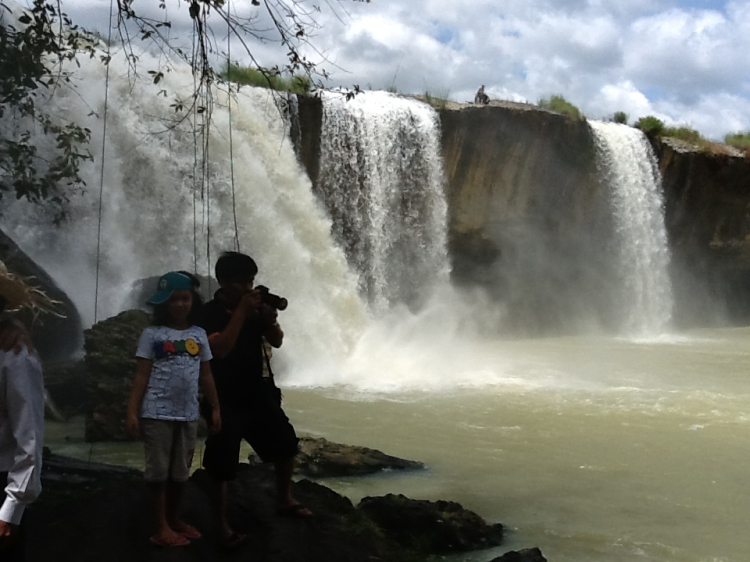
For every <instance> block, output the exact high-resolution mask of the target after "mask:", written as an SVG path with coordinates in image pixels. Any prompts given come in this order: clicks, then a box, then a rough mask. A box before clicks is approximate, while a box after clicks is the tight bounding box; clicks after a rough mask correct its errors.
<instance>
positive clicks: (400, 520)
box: [357, 494, 503, 553]
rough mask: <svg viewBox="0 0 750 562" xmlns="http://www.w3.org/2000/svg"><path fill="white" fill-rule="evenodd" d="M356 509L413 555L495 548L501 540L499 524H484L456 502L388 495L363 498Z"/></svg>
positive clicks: (501, 527) (501, 528)
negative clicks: (414, 553) (415, 553)
mask: <svg viewBox="0 0 750 562" xmlns="http://www.w3.org/2000/svg"><path fill="white" fill-rule="evenodd" d="M357 507H359V509H361V510H362V511H364V512H365V514H366V515H367V516H368V517H369V518H370V519H372V520H373V521H374V522H375V523H376V524H377V525H378V526H379V527H380V528H381V529H382V530H383V531H384V532H385V533H386V534H387V535H389V536H391V537H392V538H393V539H394V540H395V541H396V542H398V543H399V544H401V545H402V546H404V547H406V548H408V549H410V550H414V551H417V552H423V553H449V552H463V551H468V550H479V549H484V548H490V547H492V546H498V545H499V544H500V543H502V540H503V526H502V525H501V524H499V523H496V524H494V525H490V524H487V522H486V521H485V520H484V519H482V518H481V517H480V516H479V515H477V514H476V513H474V512H473V511H469V510H468V509H464V508H463V507H462V506H461V504H459V503H456V502H449V501H442V500H441V501H436V502H433V501H427V500H412V499H409V498H407V497H406V496H404V495H402V494H399V495H394V494H388V495H387V496H383V497H367V498H363V499H362V501H361V502H360V503H359V505H358V506H357Z"/></svg>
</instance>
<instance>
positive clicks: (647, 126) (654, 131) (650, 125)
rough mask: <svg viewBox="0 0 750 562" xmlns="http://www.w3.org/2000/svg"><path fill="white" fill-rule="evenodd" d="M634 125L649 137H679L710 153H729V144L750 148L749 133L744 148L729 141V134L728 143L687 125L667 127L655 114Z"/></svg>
mask: <svg viewBox="0 0 750 562" xmlns="http://www.w3.org/2000/svg"><path fill="white" fill-rule="evenodd" d="M633 126H634V127H635V128H636V129H640V130H641V131H643V132H644V133H645V134H646V135H648V136H649V137H652V138H672V139H677V140H680V141H682V142H684V143H687V144H689V145H692V146H694V147H695V148H697V149H698V150H700V151H702V152H708V153H709V154H729V153H730V151H729V150H728V149H727V145H729V146H733V147H735V148H739V149H740V150H748V149H750V135H748V136H747V139H746V140H747V142H748V145H747V146H746V147H744V148H743V147H742V146H738V145H737V144H732V143H731V142H729V138H730V135H727V137H726V140H727V142H726V144H721V143H718V142H714V141H710V140H708V139H707V138H705V137H704V136H703V135H701V134H700V132H699V131H696V130H695V129H693V128H692V127H689V126H687V125H678V126H676V127H667V126H666V125H665V124H664V122H663V121H662V120H661V119H659V118H658V117H654V116H653V115H647V116H645V117H641V118H640V119H638V121H637V122H636V123H635V125H633ZM738 135H739V136H742V133H738Z"/></svg>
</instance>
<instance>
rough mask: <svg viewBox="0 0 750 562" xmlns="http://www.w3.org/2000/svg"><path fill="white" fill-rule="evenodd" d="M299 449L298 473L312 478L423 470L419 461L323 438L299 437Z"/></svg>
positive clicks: (422, 465)
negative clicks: (384, 471)
mask: <svg viewBox="0 0 750 562" xmlns="http://www.w3.org/2000/svg"><path fill="white" fill-rule="evenodd" d="M299 448H300V452H299V454H298V455H297V463H296V466H297V472H298V473H300V474H304V475H306V476H310V477H313V478H336V477H340V476H364V475H366V474H375V473H377V472H380V471H383V470H419V469H423V468H424V464H422V463H421V462H417V461H410V460H406V459H401V458H398V457H392V456H391V455H386V454H385V453H383V452H382V451H378V450H377V449H369V448H367V447H356V446H353V445H342V444H341V443H333V442H331V441H328V440H327V439H323V438H322V437H302V438H301V439H300V447H299ZM250 460H251V461H252V460H253V457H251V459H250Z"/></svg>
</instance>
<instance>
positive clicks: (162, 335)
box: [136, 326, 211, 421]
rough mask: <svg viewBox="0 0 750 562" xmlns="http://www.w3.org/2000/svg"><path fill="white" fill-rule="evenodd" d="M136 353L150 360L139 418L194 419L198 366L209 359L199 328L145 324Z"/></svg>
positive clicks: (204, 337) (206, 341)
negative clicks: (174, 327) (181, 328)
mask: <svg viewBox="0 0 750 562" xmlns="http://www.w3.org/2000/svg"><path fill="white" fill-rule="evenodd" d="M136 356H137V357H141V358H144V359H151V361H152V362H153V366H152V368H151V376H150V378H149V381H148V386H147V388H146V393H145V395H144V397H143V403H142V405H141V417H144V418H152V419H160V420H175V421H194V420H197V419H198V417H199V413H198V383H199V378H200V366H201V363H204V362H206V361H210V360H211V350H210V348H209V346H208V339H207V337H206V332H205V331H204V330H203V328H199V327H198V326H191V327H190V328H188V329H187V330H174V329H172V328H167V327H166V326H149V327H148V328H146V329H145V330H144V331H143V334H142V335H141V339H140V341H139V343H138V351H137V352H136Z"/></svg>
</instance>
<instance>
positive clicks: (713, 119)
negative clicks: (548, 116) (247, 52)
mask: <svg viewBox="0 0 750 562" xmlns="http://www.w3.org/2000/svg"><path fill="white" fill-rule="evenodd" d="M168 1H169V0H168ZM148 2H150V5H155V4H156V0H135V1H134V7H135V8H136V9H138V8H139V5H140V6H148V5H149V4H148ZM234 3H235V5H236V8H235V9H236V10H239V11H240V12H242V13H252V10H257V9H258V8H254V7H252V6H251V5H250V0H241V1H238V0H234ZM302 5H303V6H306V7H308V8H314V7H315V6H316V5H319V7H320V11H319V12H318V11H317V10H315V11H314V14H315V18H316V21H317V23H318V24H319V25H320V28H319V29H318V30H317V31H316V32H315V34H314V35H313V36H311V37H310V40H311V42H312V43H313V45H314V46H315V48H316V51H317V52H315V51H312V50H308V51H307V53H306V54H307V55H308V56H309V58H310V59H311V60H313V61H316V62H319V63H320V67H321V68H324V69H325V70H327V71H328V72H330V73H331V79H330V80H329V81H328V83H327V85H329V86H331V87H335V86H349V87H350V86H352V85H354V84H356V85H358V86H360V87H361V88H363V89H387V88H395V89H396V90H397V91H398V92H400V93H425V92H429V93H431V94H432V95H434V96H438V97H448V98H450V99H452V100H455V101H470V100H473V98H474V94H475V92H476V90H477V88H478V87H479V86H480V85H482V84H484V85H485V89H486V92H487V93H488V94H489V95H490V97H491V98H492V99H507V100H513V101H528V102H531V103H536V102H537V101H538V100H539V99H541V98H544V97H549V96H550V95H553V94H561V95H563V96H564V97H565V98H566V99H567V100H569V101H570V102H572V103H573V104H575V105H576V106H577V107H579V108H580V109H581V110H582V111H583V112H584V113H585V114H586V115H587V116H588V117H589V118H593V119H606V118H608V117H611V116H612V115H613V114H614V112H616V111H624V112H625V113H627V114H628V115H629V118H630V122H631V123H632V122H634V121H635V120H636V119H637V118H639V117H642V116H644V115H655V116H657V117H659V118H660V119H662V120H664V121H665V122H666V123H667V124H670V125H687V126H690V127H693V128H695V129H698V130H699V131H701V132H702V133H703V134H704V135H705V136H707V137H709V138H712V139H715V140H721V139H723V137H724V135H725V134H727V133H731V132H736V131H746V130H750V57H748V53H750V0H729V1H726V2H725V1H720V0H409V1H408V2H406V1H404V0H371V1H370V2H369V3H365V2H353V1H350V0H307V3H306V4H302ZM64 8H65V10H66V11H67V12H68V13H69V14H70V15H71V16H72V18H73V20H74V21H76V22H80V23H81V24H83V25H86V26H88V27H93V28H98V29H100V30H102V31H105V30H106V26H107V13H108V9H109V0H64ZM168 10H171V13H170V14H169V15H170V18H172V19H173V20H174V21H175V23H176V25H175V26H174V28H173V30H172V33H174V34H175V35H179V34H180V33H181V32H182V33H184V34H185V35H188V32H187V30H188V29H189V27H188V26H189V20H188V19H187V8H186V4H185V2H181V3H180V4H178V3H177V1H176V0H175V1H174V5H173V6H171V7H169V8H168ZM260 23H261V24H263V20H262V19H261V20H260ZM217 37H221V33H220V32H218V31H217ZM219 40H220V39H219ZM250 46H251V49H252V51H253V53H254V55H255V56H256V58H257V59H258V60H259V61H260V62H261V63H262V64H264V65H269V66H272V65H273V64H279V63H283V62H284V54H285V53H286V50H285V49H283V48H282V47H281V46H280V45H278V44H276V43H273V42H267V43H259V42H257V41H252V40H251V43H250ZM232 54H233V56H232V58H233V59H238V60H239V61H240V62H248V61H249V58H248V57H247V56H243V53H242V49H241V45H240V44H239V42H238V41H234V42H233V43H232Z"/></svg>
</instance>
